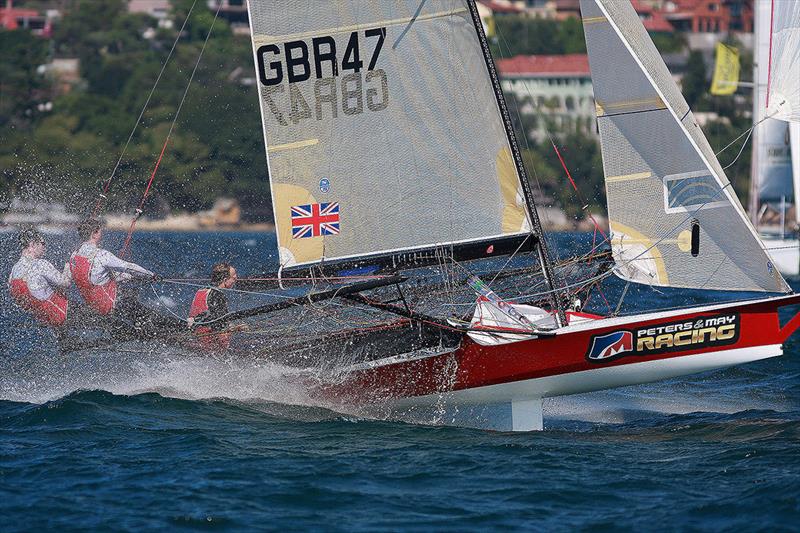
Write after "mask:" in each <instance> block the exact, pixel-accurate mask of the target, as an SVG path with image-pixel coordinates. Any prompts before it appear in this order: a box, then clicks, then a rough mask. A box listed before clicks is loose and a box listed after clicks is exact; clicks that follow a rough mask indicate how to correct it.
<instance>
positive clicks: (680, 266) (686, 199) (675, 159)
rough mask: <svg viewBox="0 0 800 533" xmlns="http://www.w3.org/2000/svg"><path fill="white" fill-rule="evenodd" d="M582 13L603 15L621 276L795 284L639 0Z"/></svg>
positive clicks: (601, 107) (603, 111) (589, 3)
mask: <svg viewBox="0 0 800 533" xmlns="http://www.w3.org/2000/svg"><path fill="white" fill-rule="evenodd" d="M581 10H582V14H583V17H584V18H585V19H588V20H591V21H597V22H592V23H590V24H585V25H584V29H585V36H586V43H587V50H588V54H589V64H590V68H591V71H592V82H593V87H594V92H595V99H596V101H597V104H598V105H597V108H598V118H597V120H598V127H599V130H600V140H601V152H602V156H603V167H604V171H605V175H606V176H607V179H606V192H607V199H608V212H609V219H610V226H611V233H612V241H611V245H612V252H613V255H614V258H615V261H616V262H617V269H616V273H617V274H618V275H620V276H621V277H623V278H624V279H628V280H630V281H636V282H641V283H647V284H651V285H658V286H671V287H690V288H705V289H723V290H752V291H771V292H772V291H775V292H783V291H787V290H788V287H787V285H786V284H785V282H784V280H783V279H782V278H781V277H780V275H779V274H778V273H777V269H775V268H774V267H773V266H772V264H771V262H770V260H769V258H768V257H767V255H766V253H765V252H764V250H763V245H762V243H761V241H760V239H759V237H758V235H757V233H756V232H755V229H754V228H753V227H752V225H751V224H750V222H749V221H748V220H747V218H746V216H745V214H744V210H743V209H742V207H741V204H740V203H739V200H738V199H737V198H736V196H735V194H734V193H733V190H732V187H731V186H730V182H729V181H728V179H727V177H726V176H725V173H724V171H723V170H722V168H721V166H720V165H719V162H718V161H717V159H716V156H715V155H714V152H713V150H712V149H711V146H710V145H709V144H708V141H707V140H706V138H705V136H704V135H703V133H702V131H701V130H700V128H699V126H698V125H697V123H696V122H695V120H694V117H693V115H692V113H691V111H690V109H689V107H688V105H687V104H686V101H685V100H684V99H683V96H682V95H681V93H680V90H679V89H678V88H677V86H676V85H675V83H674V81H673V80H672V77H671V75H670V73H669V70H668V69H667V68H666V65H664V62H663V60H662V59H661V57H660V54H659V53H658V51H657V50H656V48H655V46H654V45H653V43H652V41H651V40H650V38H649V36H648V35H647V32H646V31H645V30H644V28H643V26H642V24H641V21H640V20H639V19H638V17H637V15H636V12H635V11H634V10H633V8H632V6H631V5H630V3H628V2H621V1H618V0H581ZM599 18H602V20H600V21H598V20H599Z"/></svg>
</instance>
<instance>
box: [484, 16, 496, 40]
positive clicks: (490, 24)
mask: <svg viewBox="0 0 800 533" xmlns="http://www.w3.org/2000/svg"><path fill="white" fill-rule="evenodd" d="M483 29H484V31H485V32H486V36H487V37H489V38H492V37H494V36H495V35H497V27H496V26H495V22H494V16H493V15H489V16H488V17H484V19H483Z"/></svg>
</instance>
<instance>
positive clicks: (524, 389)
mask: <svg viewBox="0 0 800 533" xmlns="http://www.w3.org/2000/svg"><path fill="white" fill-rule="evenodd" d="M780 355H783V349H782V348H781V345H779V344H775V345H768V346H759V347H752V348H737V349H733V350H722V351H718V352H713V353H700V354H695V355H687V356H683V357H675V358H671V359H662V360H658V361H646V362H642V363H635V364H629V365H623V366H615V367H607V368H598V369H594V370H585V371H582V372H573V373H568V374H561V375H556V376H547V377H542V378H536V379H528V380H524V381H515V382H511V383H503V384H499V385H490V386H487V387H477V388H474V389H466V390H460V391H455V392H449V393H443V394H431V395H428V396H419V397H414V398H404V399H402V400H399V401H397V402H394V403H393V404H392V407H393V409H397V410H401V411H402V410H408V409H414V410H416V409H418V408H421V407H422V408H425V407H432V408H435V409H436V410H439V411H441V410H448V411H450V410H452V411H453V412H456V411H458V409H459V408H460V409H463V408H464V407H465V406H475V407H478V406H495V407H496V409H495V411H494V413H495V414H496V413H497V412H501V413H502V410H501V409H502V407H506V408H509V407H510V412H509V415H510V416H507V417H502V416H501V418H505V420H504V421H501V422H499V423H498V422H497V421H495V423H494V424H492V425H491V426H492V427H491V429H497V430H505V431H530V430H537V429H538V430H541V429H542V413H541V400H542V398H550V397H555V396H567V395H570V394H580V393H586V392H594V391H599V390H604V389H611V388H614V387H625V386H628V385H637V384H641V383H651V382H654V381H660V380H663V379H671V378H675V377H680V376H685V375H689V374H696V373H698V372H706V371H709V370H717V369H720V368H725V367H729V366H733V365H738V364H743V363H750V362H753V361H758V360H761V359H767V358H770V357H777V356H780ZM470 415H472V413H470ZM483 426H484V427H486V424H485V422H484V424H483Z"/></svg>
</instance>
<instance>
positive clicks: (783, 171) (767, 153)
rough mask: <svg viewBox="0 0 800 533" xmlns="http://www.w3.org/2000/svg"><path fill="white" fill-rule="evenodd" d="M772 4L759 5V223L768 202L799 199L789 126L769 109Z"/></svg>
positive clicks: (755, 176) (755, 206)
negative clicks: (794, 174)
mask: <svg viewBox="0 0 800 533" xmlns="http://www.w3.org/2000/svg"><path fill="white" fill-rule="evenodd" d="M772 6H773V4H772V1H771V0H760V1H758V2H757V3H756V6H755V7H756V12H755V57H754V59H755V61H753V79H754V80H755V83H754V86H753V124H756V125H757V126H756V127H755V128H754V130H753V161H752V172H751V175H752V177H751V179H752V182H751V187H750V194H751V204H750V215H751V218H752V219H753V221H754V222H755V223H756V224H757V225H758V213H759V212H760V210H761V206H762V205H763V204H764V203H772V204H773V206H774V208H775V209H776V210H778V209H780V206H781V205H784V203H789V204H791V203H794V198H795V195H794V187H793V180H792V165H791V158H790V154H789V125H788V124H787V123H786V122H785V121H783V120H779V119H777V118H770V117H769V112H768V111H767V90H768V88H769V87H770V45H771V41H772V32H771V24H772ZM772 44H774V43H772ZM773 72H774V69H773Z"/></svg>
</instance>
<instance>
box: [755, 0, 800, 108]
mask: <svg viewBox="0 0 800 533" xmlns="http://www.w3.org/2000/svg"><path fill="white" fill-rule="evenodd" d="M767 1H768V0H760V3H764V4H766V3H767ZM770 11H771V16H770V26H771V30H772V31H771V40H770V49H771V53H770V63H769V70H770V74H769V94H768V97H767V107H768V114H769V115H771V116H774V117H775V118H778V119H781V120H789V121H793V122H798V121H800V2H798V1H796V0H771V1H770Z"/></svg>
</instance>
